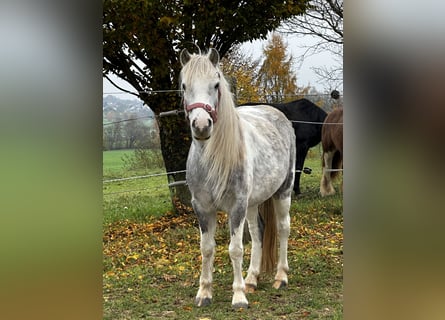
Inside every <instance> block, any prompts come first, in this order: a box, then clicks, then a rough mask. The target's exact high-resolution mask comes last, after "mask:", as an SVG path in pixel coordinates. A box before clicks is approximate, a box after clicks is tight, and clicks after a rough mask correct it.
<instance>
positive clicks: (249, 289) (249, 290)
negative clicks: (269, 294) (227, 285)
mask: <svg viewBox="0 0 445 320" xmlns="http://www.w3.org/2000/svg"><path fill="white" fill-rule="evenodd" d="M255 290H256V285H254V284H249V283H246V286H245V288H244V292H245V293H254V292H255Z"/></svg>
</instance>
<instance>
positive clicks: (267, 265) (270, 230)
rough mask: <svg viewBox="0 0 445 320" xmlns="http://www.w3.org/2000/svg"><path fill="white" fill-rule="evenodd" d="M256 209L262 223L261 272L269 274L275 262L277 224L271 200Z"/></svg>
mask: <svg viewBox="0 0 445 320" xmlns="http://www.w3.org/2000/svg"><path fill="white" fill-rule="evenodd" d="M258 209H259V212H260V216H261V218H262V220H263V223H264V232H263V248H262V255H261V271H264V272H271V271H273V270H274V268H275V265H276V262H277V222H276V218H275V211H274V206H273V200H272V198H269V199H268V200H266V201H265V202H263V203H262V204H261V205H260V206H259V207H258Z"/></svg>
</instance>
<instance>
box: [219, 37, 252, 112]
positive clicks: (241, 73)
mask: <svg viewBox="0 0 445 320" xmlns="http://www.w3.org/2000/svg"><path fill="white" fill-rule="evenodd" d="M259 64H260V62H259V60H254V59H253V58H252V56H248V55H246V54H245V53H243V52H241V50H240V46H239V45H237V46H234V48H232V49H231V50H230V51H229V52H228V53H227V55H226V57H224V58H223V59H222V60H221V69H222V71H223V73H224V74H225V75H226V77H227V78H228V80H229V81H231V82H232V83H233V92H234V93H235V97H236V100H237V103H238V104H243V103H246V102H250V101H259V100H260V95H259V91H258V85H257V80H256V79H257V78H258V69H259Z"/></svg>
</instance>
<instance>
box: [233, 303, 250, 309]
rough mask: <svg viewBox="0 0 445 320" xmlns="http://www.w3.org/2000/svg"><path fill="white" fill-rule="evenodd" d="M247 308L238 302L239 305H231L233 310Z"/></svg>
mask: <svg viewBox="0 0 445 320" xmlns="http://www.w3.org/2000/svg"><path fill="white" fill-rule="evenodd" d="M247 308H249V304H247V303H243V302H240V303H235V304H232V309H233V310H239V309H247Z"/></svg>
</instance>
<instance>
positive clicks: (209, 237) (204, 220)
mask: <svg viewBox="0 0 445 320" xmlns="http://www.w3.org/2000/svg"><path fill="white" fill-rule="evenodd" d="M193 208H194V210H195V212H196V213H197V215H198V220H199V229H200V232H201V255H202V269H201V277H200V279H199V290H198V293H197V295H196V299H195V303H196V305H197V306H198V307H202V306H206V305H209V304H210V303H211V302H212V281H213V260H214V257H215V246H216V243H215V229H216V212H212V213H205V212H204V211H203V210H199V209H198V208H197V205H196V204H194V205H193ZM197 209H198V210H197Z"/></svg>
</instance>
